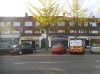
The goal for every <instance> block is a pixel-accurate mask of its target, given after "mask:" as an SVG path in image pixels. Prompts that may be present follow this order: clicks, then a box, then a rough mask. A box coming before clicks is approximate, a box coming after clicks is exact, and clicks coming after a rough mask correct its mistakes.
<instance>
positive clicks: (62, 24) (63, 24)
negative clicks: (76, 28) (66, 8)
mask: <svg viewBox="0 0 100 74" xmlns="http://www.w3.org/2000/svg"><path fill="white" fill-rule="evenodd" d="M57 25H58V26H65V23H64V22H58V23H57Z"/></svg>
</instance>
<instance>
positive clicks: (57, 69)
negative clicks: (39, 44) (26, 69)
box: [39, 68, 63, 71]
mask: <svg viewBox="0 0 100 74" xmlns="http://www.w3.org/2000/svg"><path fill="white" fill-rule="evenodd" d="M39 70H52V71H63V70H62V69H60V68H39Z"/></svg>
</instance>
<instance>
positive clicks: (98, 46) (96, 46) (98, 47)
mask: <svg viewBox="0 0 100 74" xmlns="http://www.w3.org/2000/svg"><path fill="white" fill-rule="evenodd" d="M90 52H91V53H100V44H93V45H92V46H91V47H90Z"/></svg>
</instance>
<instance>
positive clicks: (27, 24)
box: [25, 22, 33, 26]
mask: <svg viewBox="0 0 100 74" xmlns="http://www.w3.org/2000/svg"><path fill="white" fill-rule="evenodd" d="M25 26H33V22H25Z"/></svg>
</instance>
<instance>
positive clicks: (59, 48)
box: [51, 43, 67, 54]
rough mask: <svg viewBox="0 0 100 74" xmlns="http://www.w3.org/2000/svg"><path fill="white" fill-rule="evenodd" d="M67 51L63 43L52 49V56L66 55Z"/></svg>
mask: <svg viewBox="0 0 100 74" xmlns="http://www.w3.org/2000/svg"><path fill="white" fill-rule="evenodd" d="M66 51H67V49H66V48H65V46H64V45H63V44H61V43H58V44H55V45H54V46H53V47H52V49H51V52H52V54H64V53H66Z"/></svg>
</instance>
